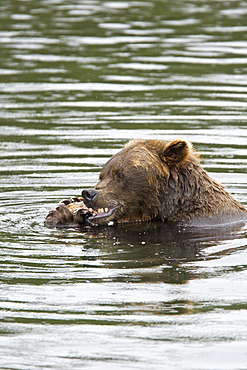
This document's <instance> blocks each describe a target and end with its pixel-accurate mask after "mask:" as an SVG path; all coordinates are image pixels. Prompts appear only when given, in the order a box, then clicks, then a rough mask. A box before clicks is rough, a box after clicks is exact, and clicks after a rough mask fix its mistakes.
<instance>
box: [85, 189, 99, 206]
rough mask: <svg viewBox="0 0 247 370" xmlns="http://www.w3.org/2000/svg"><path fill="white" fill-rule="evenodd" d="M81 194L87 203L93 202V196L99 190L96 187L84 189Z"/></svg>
mask: <svg viewBox="0 0 247 370" xmlns="http://www.w3.org/2000/svg"><path fill="white" fill-rule="evenodd" d="M81 195H82V198H83V199H84V202H85V203H87V202H92V200H93V198H94V197H95V196H96V195H97V191H96V190H95V189H84V190H82V193H81Z"/></svg>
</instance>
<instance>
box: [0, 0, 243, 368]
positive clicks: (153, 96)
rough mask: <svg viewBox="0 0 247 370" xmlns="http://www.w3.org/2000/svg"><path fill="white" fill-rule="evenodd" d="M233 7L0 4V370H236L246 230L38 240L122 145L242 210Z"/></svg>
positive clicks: (237, 14) (238, 15) (238, 16)
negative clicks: (193, 171) (161, 148)
mask: <svg viewBox="0 0 247 370" xmlns="http://www.w3.org/2000/svg"><path fill="white" fill-rule="evenodd" d="M246 17H247V7H246V2H245V1H233V0H230V1H213V0H211V1H210V0H206V1H199V0H195V1H182V0H178V1H176V0H175V1H174V0H172V1H155V0H153V1H105V2H104V1H98V0H94V1H83V0H80V1H79V0H78V1H76V0H72V1H62V0H47V1H0V94H1V99H0V106H1V110H0V125H1V126H0V139H1V144H0V156H1V169H0V171H1V177H0V182H1V183H0V184H1V186H0V189H1V204H0V209H1V218H0V243H1V249H0V253H1V257H0V258H1V267H0V268H1V270H0V272H1V273H0V278H1V285H0V301H1V303H0V309H1V316H0V333H1V336H0V368H1V369H8V370H9V369H11V370H12V369H15V370H17V369H18V370H19V369H21V370H37V369H56V370H60V369H68V370H70V369H84V368H85V369H107V370H109V369H114V370H115V369H155V370H156V369H162V370H163V369H182V370H185V369H186V370H192V369H195V370H199V369H204V370H209V369H210V370H211V369H212V370H216V369H217V370H218V369H224V370H225V369H230V370H233V369H235V370H240V369H246V364H247V350H246V348H247V274H246V265H247V248H246V246H247V243H246V230H247V228H246V227H244V228H242V229H231V230H227V229H224V230H211V231H210V230H208V231H207V232H202V231H200V230H197V231H195V230H183V229H172V228H171V227H169V226H167V227H162V226H161V225H159V224H150V225H145V226H144V225H131V226H128V225H125V226H124V227H116V228H115V227H106V228H100V229H96V228H93V229H86V230H84V231H83V232H82V233H79V232H76V231H72V230H68V231H58V230H49V229H46V228H44V227H43V219H44V217H45V215H46V213H47V212H48V210H50V209H51V208H53V207H54V206H55V205H56V203H57V202H58V201H59V200H60V199H62V198H65V197H70V196H72V195H80V191H81V189H83V188H85V187H91V186H93V185H94V184H95V182H96V181H97V177H98V173H99V170H100V168H101V166H102V164H103V163H104V162H105V161H106V160H107V159H108V158H109V157H110V156H111V155H112V154H114V153H115V152H116V151H118V150H119V149H120V148H121V147H122V146H123V144H124V143H125V142H126V141H128V140H129V139H133V138H161V139H165V140H170V139H173V138H177V137H183V138H186V139H188V140H190V141H192V143H193V144H194V146H195V148H196V149H197V150H198V151H199V152H201V153H202V164H203V166H204V168H205V169H206V170H208V171H209V172H210V174H211V175H212V176H213V177H214V178H216V179H218V180H219V181H221V182H222V183H223V184H224V185H226V186H227V187H228V189H229V190H230V191H231V192H232V193H233V195H234V197H235V198H236V199H238V200H239V201H241V202H242V203H243V204H245V205H247V185H246V184H247V128H246V125H247V109H246V108H247V36H246V35H247V23H246Z"/></svg>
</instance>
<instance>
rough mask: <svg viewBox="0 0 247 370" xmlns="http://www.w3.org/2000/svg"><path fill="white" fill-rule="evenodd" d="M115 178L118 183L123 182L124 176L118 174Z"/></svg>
mask: <svg viewBox="0 0 247 370" xmlns="http://www.w3.org/2000/svg"><path fill="white" fill-rule="evenodd" d="M115 176H116V179H117V180H118V181H122V180H123V179H124V174H123V173H122V172H116V174H115Z"/></svg>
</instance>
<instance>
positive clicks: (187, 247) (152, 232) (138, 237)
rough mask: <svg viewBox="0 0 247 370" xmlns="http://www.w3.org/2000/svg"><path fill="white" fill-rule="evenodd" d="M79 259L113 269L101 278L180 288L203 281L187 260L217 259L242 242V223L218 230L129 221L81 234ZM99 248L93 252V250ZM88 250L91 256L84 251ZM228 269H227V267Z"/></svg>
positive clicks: (234, 249)
mask: <svg viewBox="0 0 247 370" xmlns="http://www.w3.org/2000/svg"><path fill="white" fill-rule="evenodd" d="M81 231H82V233H83V237H84V244H83V252H84V253H85V254H83V256H82V258H83V259H84V260H85V265H86V264H87V262H86V261H88V258H89V259H90V258H91V262H90V266H92V264H91V263H92V260H93V259H94V258H95V261H96V260H97V262H99V261H100V264H99V265H98V266H99V267H105V268H108V269H113V270H114V273H112V274H111V273H109V274H107V276H106V277H105V280H109V279H110V280H117V281H125V282H126V281H135V282H137V281H138V282H148V281H149V282H158V281H162V282H167V283H172V284H176V283H178V284H181V283H182V284H183V283H186V282H187V281H188V280H190V279H195V278H200V277H202V274H203V271H202V270H201V269H200V271H198V267H197V264H193V263H192V264H191V263H190V262H195V261H204V260H211V259H220V258H221V257H222V256H224V255H230V254H232V253H236V251H238V250H239V249H243V248H244V245H245V244H246V243H245V241H244V240H242V239H243V238H245V233H246V228H245V227H244V224H243V225H237V226H232V225H231V226H230V225H229V226H227V227H221V228H212V229H207V228H200V229H199V228H192V227H190V228H188V227H187V228H183V227H181V226H178V225H174V224H169V223H167V224H164V223H162V222H147V223H133V224H126V225H123V224H122V225H117V226H108V227H106V226H105V227H89V228H84V229H83V230H81ZM93 250H94V251H95V250H98V253H96V254H94V253H92V251H93ZM89 251H91V253H92V254H91V253H90V252H89ZM229 268H230V267H229Z"/></svg>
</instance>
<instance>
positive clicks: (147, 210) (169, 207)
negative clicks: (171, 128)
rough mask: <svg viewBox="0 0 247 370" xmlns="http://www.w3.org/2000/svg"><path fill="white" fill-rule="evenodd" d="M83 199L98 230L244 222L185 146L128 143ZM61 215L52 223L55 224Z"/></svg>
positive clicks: (241, 208)
mask: <svg viewBox="0 0 247 370" xmlns="http://www.w3.org/2000/svg"><path fill="white" fill-rule="evenodd" d="M82 197H83V200H84V203H85V205H86V206H87V207H88V209H90V212H91V214H89V217H88V221H89V222H90V223H91V224H97V225H102V224H107V223H109V221H114V222H118V223H122V222H141V221H151V220H162V221H164V222H165V221H168V222H176V223H184V224H188V225H192V226H200V225H202V226H203V225H205V226H207V225H212V226H214V225H219V224H226V223H231V222H238V221H247V211H246V209H245V207H244V206H242V205H241V204H240V203H239V202H238V201H236V200H235V199H234V198H233V197H232V196H231V195H230V194H229V193H228V192H227V191H226V190H225V188H224V187H223V185H221V184H220V183H219V182H217V181H216V180H214V179H212V178H211V177H210V176H209V174H208V173H207V172H206V171H205V170H203V168H202V167H201V165H200V162H199V158H198V156H197V155H196V154H195V153H194V151H193V149H192V147H191V145H190V144H189V143H188V142H187V141H184V140H173V141H171V142H165V141H162V140H132V141H130V142H129V143H128V144H127V145H126V146H125V148H124V149H122V150H121V151H120V152H118V153H117V154H115V155H114V156H113V157H112V158H111V159H110V160H109V161H108V162H107V163H106V164H105V165H104V166H103V168H102V171H101V173H100V176H99V182H98V183H97V184H96V186H95V188H92V189H85V190H83V192H82ZM59 214H60V212H57V214H54V215H53V217H55V218H56V217H57V218H58V219H59V217H60V216H59ZM65 219H66V217H65ZM76 222H77V223H78V220H77V221H76ZM60 223H61V222H60ZM64 224H66V221H65V222H64Z"/></svg>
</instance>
